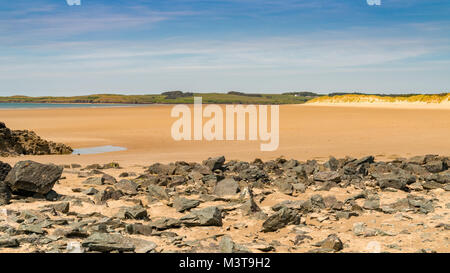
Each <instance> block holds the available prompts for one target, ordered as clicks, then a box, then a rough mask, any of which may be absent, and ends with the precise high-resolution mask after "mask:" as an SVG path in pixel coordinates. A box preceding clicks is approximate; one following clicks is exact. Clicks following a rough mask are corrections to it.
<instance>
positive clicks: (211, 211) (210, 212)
mask: <svg viewBox="0 0 450 273" xmlns="http://www.w3.org/2000/svg"><path fill="white" fill-rule="evenodd" d="M180 221H181V223H182V224H184V225H186V226H222V212H221V210H220V209H219V208H218V207H207V208H204V209H201V210H196V211H192V212H191V213H190V214H188V215H186V216H183V217H181V218H180Z"/></svg>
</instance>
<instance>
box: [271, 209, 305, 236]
mask: <svg viewBox="0 0 450 273" xmlns="http://www.w3.org/2000/svg"><path fill="white" fill-rule="evenodd" d="M299 223H300V214H298V212H297V211H296V210H293V209H289V208H286V207H285V208H282V209H280V210H279V211H277V212H276V213H274V214H272V215H271V216H270V217H269V218H268V219H267V220H266V221H264V223H263V225H262V227H263V229H262V231H263V232H273V231H276V230H278V229H280V228H283V227H285V226H287V225H291V224H293V225H298V224H299Z"/></svg>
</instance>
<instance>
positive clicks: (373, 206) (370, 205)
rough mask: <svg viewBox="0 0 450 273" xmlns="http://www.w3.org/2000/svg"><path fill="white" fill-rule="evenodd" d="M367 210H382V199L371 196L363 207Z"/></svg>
mask: <svg viewBox="0 0 450 273" xmlns="http://www.w3.org/2000/svg"><path fill="white" fill-rule="evenodd" d="M363 207H364V209H367V210H378V209H379V208H380V197H378V196H377V195H370V196H369V197H368V198H367V199H366V201H365V202H364V205H363Z"/></svg>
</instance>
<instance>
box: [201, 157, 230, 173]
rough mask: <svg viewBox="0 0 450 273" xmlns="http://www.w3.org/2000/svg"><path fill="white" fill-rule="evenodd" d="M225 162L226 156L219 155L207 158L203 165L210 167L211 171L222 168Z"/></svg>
mask: <svg viewBox="0 0 450 273" xmlns="http://www.w3.org/2000/svg"><path fill="white" fill-rule="evenodd" d="M223 163H225V157H224V156H219V157H214V158H211V157H210V158H208V159H207V160H204V161H203V165H205V166H206V167H208V168H209V169H210V170H211V171H214V170H217V169H221V168H222V166H223Z"/></svg>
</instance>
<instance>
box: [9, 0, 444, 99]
mask: <svg viewBox="0 0 450 273" xmlns="http://www.w3.org/2000/svg"><path fill="white" fill-rule="evenodd" d="M69 2H70V1H69ZM449 15H450V1H448V0H381V5H379V6H378V5H368V3H367V0H202V1H195V0H114V1H110V0H81V5H79V6H78V5H72V6H70V5H68V4H67V2H66V0H32V1H31V0H29V1H24V0H15V1H7V0H0V96H11V95H28V96H46V95H48V96H69V95H86V94H99V93H117V94H157V93H160V92H164V91H170V90H182V91H188V92H228V91H231V90H233V91H241V92H249V93H282V92H295V91H312V92H318V93H331V92H368V93H391V94H395V93H442V92H450V88H449V87H450V76H449V75H450V16H449Z"/></svg>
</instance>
